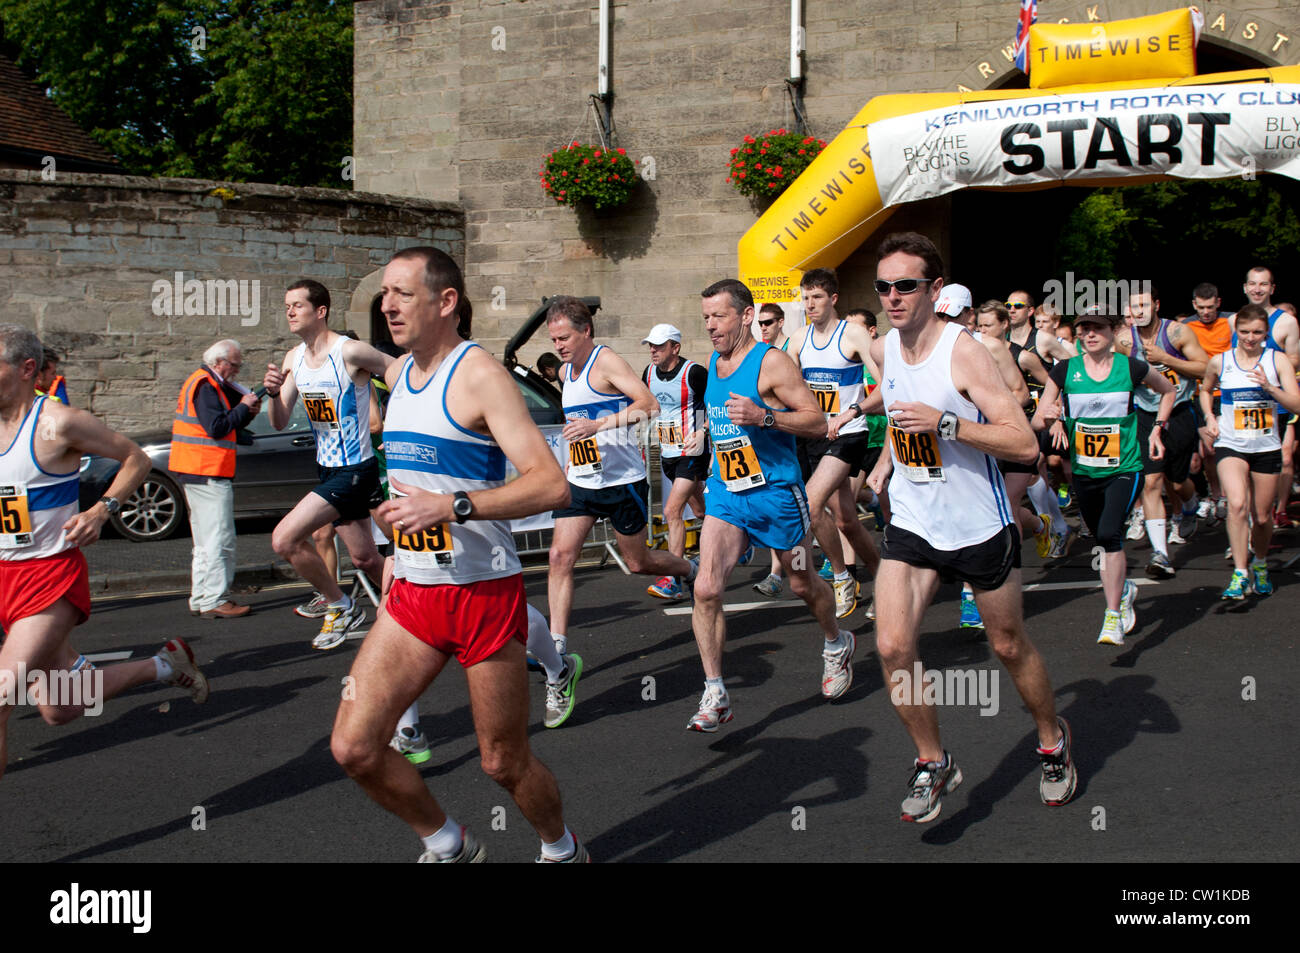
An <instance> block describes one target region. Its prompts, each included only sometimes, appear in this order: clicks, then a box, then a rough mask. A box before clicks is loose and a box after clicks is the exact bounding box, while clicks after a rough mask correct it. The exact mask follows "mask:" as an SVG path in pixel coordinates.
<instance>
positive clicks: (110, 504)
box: [99, 496, 122, 516]
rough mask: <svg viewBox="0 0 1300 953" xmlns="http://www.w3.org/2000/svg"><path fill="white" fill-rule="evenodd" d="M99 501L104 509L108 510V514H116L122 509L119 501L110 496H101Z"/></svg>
mask: <svg viewBox="0 0 1300 953" xmlns="http://www.w3.org/2000/svg"><path fill="white" fill-rule="evenodd" d="M99 502H101V503H103V504H104V509H106V510H108V515H109V516H116V515H117V513H118V511H119V510H120V509H122V504H121V502H119V501H118V500H117V499H115V498H114V497H111V496H105V497H101V498H100V501H99Z"/></svg>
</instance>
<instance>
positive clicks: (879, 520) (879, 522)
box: [867, 503, 885, 531]
mask: <svg viewBox="0 0 1300 953" xmlns="http://www.w3.org/2000/svg"><path fill="white" fill-rule="evenodd" d="M867 512H868V513H870V514H871V516H872V518H873V519H874V520H875V521H876V529H877V531H883V530H884V528H885V511H884V510H882V509H881V508H880V504H879V503H872V504H871V505H870V506H868V507H867Z"/></svg>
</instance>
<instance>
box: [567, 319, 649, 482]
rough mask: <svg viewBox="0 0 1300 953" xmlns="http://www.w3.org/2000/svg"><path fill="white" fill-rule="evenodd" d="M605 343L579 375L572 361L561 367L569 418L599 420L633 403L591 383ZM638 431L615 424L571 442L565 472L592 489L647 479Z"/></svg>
mask: <svg viewBox="0 0 1300 953" xmlns="http://www.w3.org/2000/svg"><path fill="white" fill-rule="evenodd" d="M604 347H605V345H603V344H598V345H596V347H595V348H594V349H593V350H592V352H591V353H590V354H589V355H587V364H586V366H585V367H583V369H582V372H581V373H580V374H579V375H578V377H577V379H574V378H573V365H572V364H565V365H564V366H563V367H562V368H560V377H561V379H562V380H563V381H564V394H563V397H562V400H563V402H564V419H565V420H580V419H585V420H597V419H599V418H601V417H608V416H610V415H611V414H618V413H621V412H622V411H624V410H626V409H627V408H628V407H631V406H632V401H631V400H629V399H628V397H627V395H626V394H606V393H605V392H604V391H599V390H596V389H595V388H594V387H592V386H591V381H590V380H589V378H590V376H591V368H592V367H593V365H595V363H596V358H597V357H598V356H599V355H600V352H601V351H602V350H603V349H604ZM635 434H636V431H635V429H634V428H632V427H611V428H610V429H609V430H602V431H600V432H599V433H597V434H593V435H592V436H590V437H587V438H586V439H584V440H574V441H572V442H570V443H569V445H568V447H567V449H566V452H565V456H566V457H567V458H568V466H567V467H566V468H565V474H564V475H565V476H566V477H567V478H568V481H569V482H570V483H572V484H573V485H574V486H580V487H583V488H585V489H588V490H599V489H601V488H602V487H607V486H621V485H622V484H624V483H635V482H636V481H638V480H644V479H645V460H644V459H643V458H642V457H641V447H640V446H639V445H638V444H637V440H636V436H635Z"/></svg>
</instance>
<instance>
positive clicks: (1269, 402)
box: [1214, 347, 1286, 453]
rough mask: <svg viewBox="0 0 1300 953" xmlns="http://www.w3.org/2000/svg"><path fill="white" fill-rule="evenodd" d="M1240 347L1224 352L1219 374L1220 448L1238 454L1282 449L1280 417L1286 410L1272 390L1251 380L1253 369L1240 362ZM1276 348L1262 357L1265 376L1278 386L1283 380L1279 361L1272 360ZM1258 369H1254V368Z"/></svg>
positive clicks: (1217, 443)
mask: <svg viewBox="0 0 1300 953" xmlns="http://www.w3.org/2000/svg"><path fill="white" fill-rule="evenodd" d="M1236 350H1237V349H1236V348H1235V347H1230V348H1228V349H1227V350H1226V351H1224V352H1223V373H1222V374H1220V375H1219V391H1220V393H1221V394H1222V398H1221V400H1220V402H1219V436H1218V438H1217V439H1216V440H1215V441H1214V445H1215V446H1216V447H1223V448H1225V449H1227V450H1236V451H1237V452H1238V453H1268V452H1270V451H1273V450H1280V449H1281V448H1282V430H1281V426H1280V421H1279V419H1278V418H1279V417H1281V416H1282V414H1285V413H1286V411H1285V410H1283V409H1282V408H1281V407H1279V406H1278V405H1277V402H1276V401H1275V400H1273V398H1272V397H1270V396H1268V391H1266V390H1264V388H1262V387H1260V386H1259V385H1258V384H1256V383H1255V382H1254V381H1253V380H1251V377H1250V372H1249V371H1247V370H1243V369H1242V366H1241V365H1240V364H1238V363H1237V354H1236ZM1276 353H1277V352H1276V351H1273V350H1265V351H1263V352H1262V353H1261V355H1260V358H1259V366H1260V367H1262V368H1263V369H1264V376H1265V377H1267V378H1268V382H1269V383H1270V384H1272V385H1273V386H1275V387H1280V386H1281V383H1280V382H1279V381H1278V377H1277V364H1276V363H1275V362H1274V361H1273V360H1272V355H1274V354H1276ZM1253 369H1254V368H1251V370H1253Z"/></svg>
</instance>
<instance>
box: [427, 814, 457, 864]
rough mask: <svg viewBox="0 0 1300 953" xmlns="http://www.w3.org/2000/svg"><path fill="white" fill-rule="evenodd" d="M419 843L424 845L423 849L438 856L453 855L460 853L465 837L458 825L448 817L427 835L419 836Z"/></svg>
mask: <svg viewBox="0 0 1300 953" xmlns="http://www.w3.org/2000/svg"><path fill="white" fill-rule="evenodd" d="M420 843H422V844H423V845H424V849H425V850H431V851H433V852H434V854H436V855H437V856H439V857H455V856H456V855H457V854H459V853H460V848H461V845H462V844H464V843H465V837H464V835H463V833H462V832H461V828H460V825H459V824H457V823H456V822H455V821H454V820H452V819H451V818H450V817H449V818H447V823H445V824H443V825H442V827H440V828H438V830H436V831H434V832H433V833H432V834H430V835H429V836H428V837H421V838H420Z"/></svg>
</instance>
